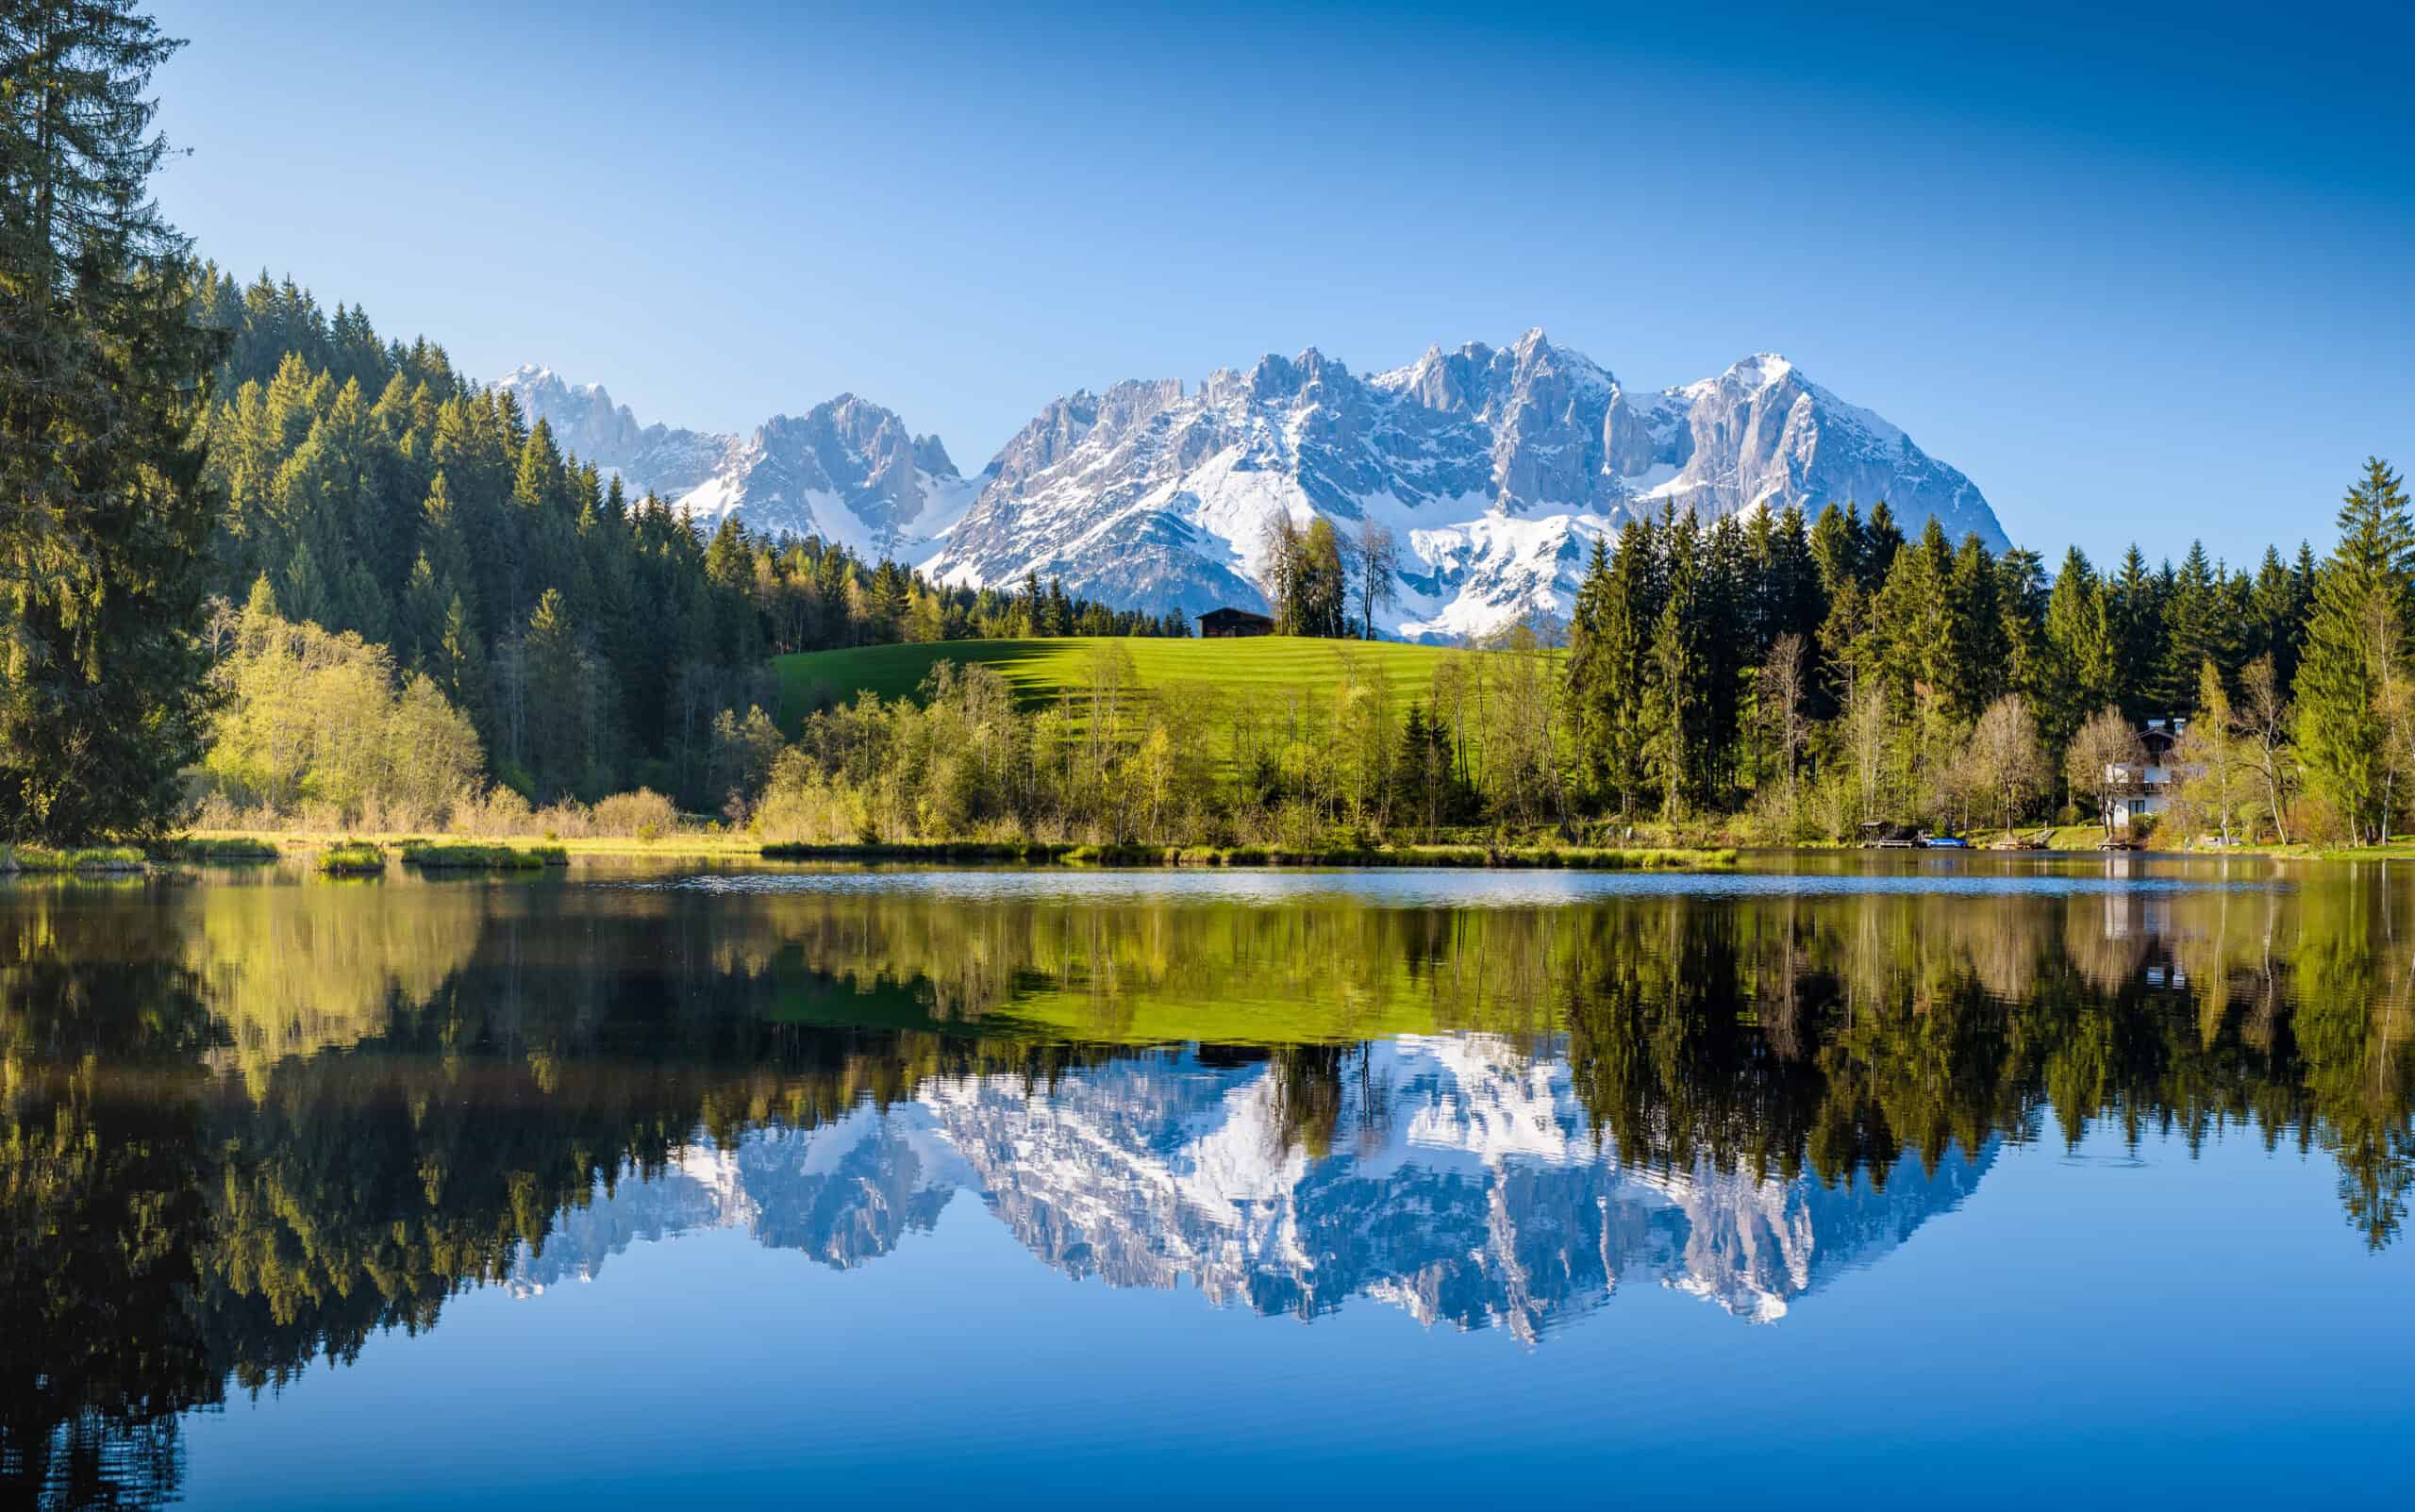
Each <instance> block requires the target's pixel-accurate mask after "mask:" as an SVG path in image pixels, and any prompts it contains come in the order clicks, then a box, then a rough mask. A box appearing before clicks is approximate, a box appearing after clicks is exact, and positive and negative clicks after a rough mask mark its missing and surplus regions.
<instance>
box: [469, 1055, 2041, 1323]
mask: <svg viewBox="0 0 2415 1512" xmlns="http://www.w3.org/2000/svg"><path fill="white" fill-rule="evenodd" d="M1303 1102H1306V1103H1308V1104H1310V1105H1323V1107H1322V1108H1321V1109H1320V1110H1319V1111H1317V1112H1313V1113H1311V1114H1309V1115H1308V1118H1307V1122H1308V1123H1310V1124H1312V1125H1314V1126H1315V1127H1316V1129H1317V1134H1316V1137H1315V1138H1303V1134H1304V1132H1306V1131H1304V1129H1303V1128H1302V1126H1301V1125H1302V1122H1303V1121H1302V1119H1301V1117H1300V1112H1299V1109H1300V1106H1301V1105H1302V1103H1303ZM1336 1136H1339V1138H1336ZM1994 1155H1995V1144H1994V1142H1993V1141H1990V1144H1988V1145H1987V1146H1986V1147H1984V1148H1982V1149H1981V1150H1980V1151H1978V1152H1977V1153H1976V1154H1975V1155H1971V1156H1965V1155H1962V1154H1961V1153H1960V1152H1958V1151H1956V1152H1953V1153H1950V1154H1949V1155H1947V1156H1946V1157H1945V1158H1944V1159H1942V1160H1940V1161H1939V1162H1938V1163H1937V1164H1936V1166H1935V1167H1934V1168H1933V1169H1931V1168H1925V1167H1924V1166H1923V1165H1922V1164H1921V1162H1920V1161H1919V1160H1918V1158H1917V1157H1915V1156H1911V1155H1906V1156H1904V1157H1902V1158H1900V1159H1899V1160H1898V1161H1897V1162H1896V1163H1895V1164H1894V1165H1893V1166H1891V1167H1890V1168H1887V1169H1883V1170H1879V1171H1856V1172H1854V1173H1852V1174H1850V1175H1849V1176H1847V1177H1846V1178H1845V1179H1843V1180H1840V1181H1838V1182H1836V1183H1834V1184H1829V1183H1826V1182H1823V1181H1821V1180H1819V1179H1818V1178H1816V1177H1813V1176H1810V1175H1803V1176H1799V1177H1796V1178H1795V1179H1793V1180H1790V1181H1788V1180H1780V1179H1778V1178H1776V1177H1774V1176H1771V1177H1761V1178H1756V1177H1754V1176H1752V1175H1750V1174H1747V1173H1745V1172H1742V1171H1732V1170H1722V1169H1721V1168H1720V1167H1719V1166H1718V1165H1717V1164H1716V1163H1715V1162H1714V1161H1713V1160H1712V1159H1711V1157H1710V1156H1709V1155H1707V1153H1704V1154H1699V1155H1696V1156H1695V1157H1694V1159H1693V1160H1692V1162H1691V1164H1689V1165H1687V1166H1685V1167H1682V1168H1675V1169H1671V1168H1667V1167H1659V1166H1641V1167H1630V1166H1628V1165H1626V1164H1625V1163H1624V1162H1623V1161H1621V1160H1620V1159H1619V1158H1618V1156H1617V1155H1616V1154H1615V1152H1614V1151H1613V1150H1612V1149H1610V1148H1608V1147H1607V1146H1606V1145H1602V1144H1597V1143H1596V1142H1595V1140H1594V1138H1592V1129H1591V1122H1590V1120H1589V1119H1588V1117H1587V1115H1586V1113H1585V1110H1584V1109H1583V1107H1582V1106H1581V1105H1579V1104H1578V1102H1577V1100H1576V1098H1575V1095H1574V1083H1573V1080H1572V1078H1571V1076H1570V1074H1569V1072H1568V1068H1567V1065H1566V1063H1565V1062H1564V1061H1561V1060H1557V1059H1537V1058H1535V1057H1534V1056H1532V1055H1528V1054H1527V1053H1525V1052H1524V1051H1522V1050H1521V1049H1519V1048H1518V1047H1516V1046H1513V1045H1511V1044H1509V1043H1507V1042H1506V1041H1503V1040H1499V1039H1496V1038H1492V1037H1489V1036H1481V1035H1470V1036H1404V1037H1402V1038H1398V1039H1392V1040H1386V1041H1382V1042H1378V1043H1374V1044H1369V1045H1363V1046H1357V1047H1353V1048H1350V1049H1348V1050H1338V1049H1333V1048H1329V1047H1320V1048H1315V1049H1309V1050H1306V1051H1292V1052H1287V1053H1279V1054H1276V1055H1266V1054H1263V1053H1258V1054H1239V1053H1236V1052H1234V1051H1232V1050H1230V1049H1225V1048H1218V1049H1215V1050H1210V1051H1206V1052H1201V1051H1194V1050H1184V1051H1179V1052H1169V1053H1160V1054H1142V1055H1134V1056H1131V1057H1129V1058H1126V1059H1122V1060H1119V1061H1116V1062H1114V1063H1111V1064H1108V1065H1104V1066H1098V1067H1092V1068H1085V1069H1082V1070H1079V1071H1074V1072H1068V1073H1067V1074H1065V1075H1063V1076H1061V1077H1060V1078H1058V1080H1057V1081H1055V1082H1054V1083H1053V1084H1052V1085H1051V1086H1050V1087H1049V1088H1047V1092H1046V1095H1045V1096H1040V1097H1035V1096H1034V1095H1032V1090H1031V1088H1030V1087H1029V1086H1028V1084H1026V1083H1025V1082H1024V1081H1023V1080H1022V1079H1020V1078H1014V1077H994V1076H992V1077H983V1076H965V1077H934V1078H932V1079H930V1080H929V1081H927V1082H926V1083H924V1086H923V1088H921V1091H920V1094H919V1096H918V1097H917V1098H916V1099H915V1100H913V1101H912V1102H909V1103H903V1104H897V1105H891V1106H890V1107H888V1108H885V1109H882V1108H874V1107H871V1106H863V1107H858V1109H856V1110H855V1111H854V1112H852V1113H850V1114H848V1115H846V1116H845V1117H843V1118H841V1119H838V1120H836V1121H834V1122H830V1123H826V1124H824V1125H822V1126H820V1127H818V1128H814V1129H810V1130H793V1129H769V1130H761V1131H757V1132H752V1133H749V1134H747V1135H746V1136H744V1137H743V1138H741V1140H740V1142H739V1143H738V1145H737V1146H736V1147H735V1148H712V1147H708V1146H699V1147H695V1148H691V1150H689V1151H688V1152H687V1153H686V1154H684V1155H682V1156H681V1157H680V1158H679V1160H678V1161H677V1162H676V1164H675V1167H674V1168H673V1169H671V1170H670V1171H665V1172H663V1173H662V1174H661V1175H659V1176H658V1178H657V1179H655V1180H653V1181H648V1182H643V1183H633V1182H624V1183H622V1184H621V1185H620V1186H619V1188H618V1189H617V1190H615V1191H613V1192H611V1193H608V1194H604V1193H599V1195H598V1197H597V1198H596V1200H595V1201H593V1202H591V1203H590V1204H589V1205H587V1206H585V1207H583V1208H576V1209H573V1210H571V1211H570V1212H567V1213H565V1214H564V1215H563V1216H562V1218H561V1219H560V1221H558V1223H557V1225H556V1226H555V1228H554V1230H553V1232H552V1233H551V1234H550V1235H549V1236H548V1238H547V1239H546V1241H545V1243H544V1245H543V1247H542V1249H541V1250H540V1249H539V1248H537V1247H536V1246H534V1245H531V1246H529V1247H527V1248H526V1249H525V1251H524V1253H523V1254H522V1257H521V1259H520V1261H519V1263H518V1264H517V1265H516V1266H515V1268H514V1271H513V1283H514V1285H515V1286H517V1287H519V1288H523V1289H524V1290H527V1291H541V1290H542V1289H543V1288H544V1287H546V1286H549V1285H556V1284H559V1283H560V1282H562V1281H565V1280H571V1279H577V1280H589V1279H592V1278H593V1277H594V1276H595V1275H596V1274H597V1273H598V1272H599V1271H601V1269H602V1267H603V1265H604V1263H605V1260H606V1258H607V1257H608V1255H610V1254H615V1253H617V1252H619V1251H621V1250H624V1249H625V1248H627V1247H628V1245H629V1244H630V1243H631V1242H633V1241H635V1240H639V1239H653V1238H662V1237H664V1236H665V1235H668V1234H675V1233H678V1232H681V1231H683V1230H688V1229H698V1228H709V1227H740V1228H743V1229H745V1230H746V1231H747V1232H748V1233H750V1234H751V1235H753V1236H754V1237H755V1238H757V1239H758V1241H760V1242H762V1243H764V1244H768V1245H773V1246H775V1247H778V1248H783V1249H793V1250H799V1251H803V1252H804V1253H806V1254H808V1255H810V1256H812V1257H813V1258H814V1259H816V1260H818V1261H820V1262H822V1263H824V1264H826V1265H830V1266H834V1267H838V1268H841V1269H844V1268H846V1267H849V1266H853V1265H859V1264H862V1263H864V1262H866V1261H868V1260H871V1259H874V1258H876V1257H877V1256H880V1255H883V1254H888V1253H890V1252H891V1250H892V1249H894V1248H895V1247H896V1246H897V1245H898V1244H899V1243H901V1242H902V1241H904V1240H905V1239H906V1238H908V1236H910V1235H911V1234H913V1233H915V1232H916V1231H920V1230H928V1229H930V1228H932V1227H934V1226H935V1225H936V1224H937V1222H938V1220H939V1215H940V1211H941V1208H943V1207H944V1206H945V1205H947V1203H948V1202H949V1200H950V1199H951V1198H952V1197H953V1196H954V1195H955V1194H956V1193H958V1192H959V1191H962V1192H964V1193H966V1194H967V1195H968V1196H969V1197H970V1198H971V1199H972V1200H974V1201H977V1202H979V1203H981V1204H982V1205H984V1206H985V1207H987V1208H988V1209H989V1211H990V1212H991V1214H992V1215H994V1216H995V1217H996V1218H997V1219H998V1220H999V1221H1003V1222H1004V1223H1006V1224H1007V1225H1008V1228H1010V1229H1011V1230H1012V1231H1013V1233H1014V1235H1015V1237H1016V1238H1018V1239H1019V1240H1021V1241H1022V1242H1023V1244H1024V1246H1025V1247H1027V1248H1028V1249H1029V1250H1030V1251H1031V1252H1032V1253H1033V1254H1036V1255H1038V1256H1039V1257H1040V1258H1041V1259H1042V1260H1044V1261H1046V1262H1047V1263H1048V1264H1050V1265H1052V1266H1054V1267H1056V1268H1057V1269H1058V1270H1060V1271H1065V1272H1067V1273H1068V1274H1070V1275H1074V1276H1076V1277H1088V1276H1095V1277H1097V1278H1099V1279H1101V1280H1103V1281H1105V1282H1106V1283H1107V1284H1108V1285H1110V1286H1120V1287H1159V1288H1172V1287H1175V1286H1178V1285H1183V1284H1186V1283H1187V1284H1190V1285H1193V1286H1195V1287H1196V1288H1198V1289H1199V1291H1200V1292H1202V1293H1203V1294H1204V1295H1206V1296H1207V1297H1208V1300H1209V1301H1211V1302H1214V1303H1217V1304H1238V1305H1241V1306H1246V1307H1250V1308H1253V1309H1255V1310H1257V1311H1258V1312H1262V1313H1269V1314H1273V1313H1291V1314H1295V1315H1297V1316H1300V1317H1303V1318H1310V1317H1315V1316H1317V1315H1318V1314H1321V1313H1325V1312H1330V1311H1333V1310H1335V1309H1337V1308H1339V1307H1340V1306H1341V1304H1342V1303H1343V1302H1344V1301H1345V1300H1347V1299H1349V1298H1352V1297H1366V1298H1372V1299H1375V1300H1377V1301H1380V1302H1384V1303H1388V1304H1394V1305H1397V1306H1399V1307H1401V1308H1402V1309H1404V1310H1406V1311H1407V1312H1408V1313H1409V1314H1410V1315H1411V1316H1413V1317H1415V1318H1416V1319H1418V1320H1419V1321H1422V1322H1426V1323H1433V1322H1437V1321H1447V1322H1451V1323H1455V1324H1457V1325H1458V1326H1460V1327H1468V1328H1482V1327H1489V1326H1493V1327H1503V1328H1507V1329H1508V1330H1510V1331H1511V1332H1513V1333H1515V1334H1516V1335H1517V1336H1518V1337H1519V1338H1524V1339H1527V1340H1529V1341H1531V1340H1534V1339H1537V1338H1540V1337H1541V1335H1542V1333H1543V1331H1544V1330H1545V1329H1547V1328H1549V1327H1551V1326H1553V1325H1555V1324H1557V1323H1559V1322H1562V1321H1566V1320H1567V1319H1570V1318H1573V1317H1575V1316H1578V1315H1581V1314H1583V1313H1586V1312H1589V1311H1591V1309H1593V1308H1594V1307H1596V1306H1598V1305H1600V1304H1602V1303H1603V1302H1605V1301H1607V1298H1608V1297H1609V1295H1610V1293H1611V1292H1612V1290H1613V1289H1614V1288H1617V1287H1618V1286H1620V1285H1621V1284H1623V1283H1624V1284H1633V1283H1634V1282H1636V1281H1639V1280H1642V1281H1650V1282H1657V1283H1660V1284H1664V1285H1669V1286H1674V1287H1676V1288H1680V1289H1682V1290H1685V1291H1688V1292H1691V1293H1694V1294H1695V1295H1698V1296H1701V1297H1703V1298H1705V1299H1707V1300H1708V1301H1710V1302H1713V1303H1715V1304H1718V1305H1720V1306H1722V1307H1724V1308H1725V1309H1727V1310H1728V1311H1730V1312H1732V1313H1736V1314H1738V1315H1740V1316H1741V1317H1745V1318H1748V1319H1753V1320H1756V1321H1774V1320H1776V1319H1778V1318H1781V1317H1783V1316H1784V1315H1785V1313H1786V1310H1787V1304H1788V1302H1789V1301H1790V1299H1792V1298H1795V1297H1798V1296H1800V1295H1802V1294H1803V1293H1805V1292H1807V1291H1809V1290H1811V1289H1812V1288H1814V1287H1815V1286H1817V1285H1818V1284H1819V1283H1820V1282H1821V1281H1822V1280H1824V1279H1825V1278H1826V1277H1827V1276H1829V1275H1831V1274H1834V1273H1835V1272H1837V1271H1840V1270H1842V1269H1845V1268H1848V1267H1851V1266H1854V1265H1857V1264H1860V1263H1864V1262H1866V1261H1868V1260H1871V1259H1874V1258H1876V1257H1877V1256H1878V1255H1880V1254H1884V1253H1886V1251H1887V1250H1889V1249H1890V1248H1892V1247H1893V1246H1895V1245H1896V1244H1899V1243H1901V1242H1902V1241H1903V1240H1904V1239H1905V1238H1908V1237H1909V1236H1910V1234H1911V1232H1912V1230H1913V1229H1915V1228H1917V1227H1918V1226H1919V1225H1920V1224H1921V1223H1922V1222H1923V1221H1925V1220H1926V1219H1928V1218H1929V1217H1931V1216H1932V1215H1934V1214H1937V1213H1940V1212H1943V1211H1945V1210H1947V1209H1949V1208H1951V1207H1952V1206H1954V1205H1956V1204H1957V1203H1959V1202H1960V1201H1961V1200H1962V1198H1963V1197H1964V1196H1965V1195H1967V1194H1968V1193H1969V1192H1970V1190H1971V1189H1972V1188H1973V1187H1974V1185H1976V1183H1977V1181H1978V1179H1979V1176H1980V1175H1981V1173H1982V1172H1984V1171H1986V1169H1987V1168H1988V1166H1989V1165H1990V1163H1991V1162H1992V1160H1993V1159H1994Z"/></svg>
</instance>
